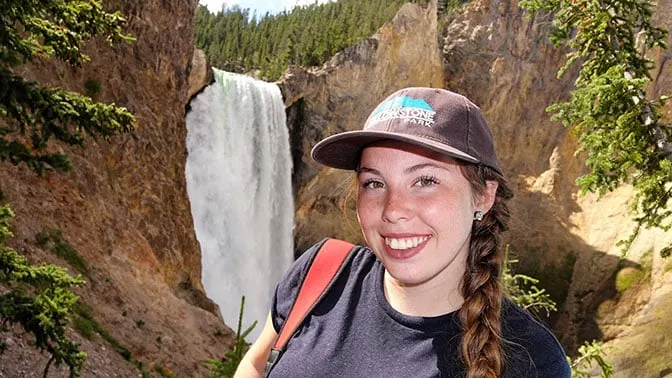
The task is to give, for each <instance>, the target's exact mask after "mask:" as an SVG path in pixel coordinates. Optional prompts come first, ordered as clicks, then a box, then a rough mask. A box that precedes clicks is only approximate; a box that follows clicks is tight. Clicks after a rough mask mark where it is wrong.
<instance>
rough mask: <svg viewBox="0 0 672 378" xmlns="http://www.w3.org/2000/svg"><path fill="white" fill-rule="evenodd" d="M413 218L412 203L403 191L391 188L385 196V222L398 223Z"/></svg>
mask: <svg viewBox="0 0 672 378" xmlns="http://www.w3.org/2000/svg"><path fill="white" fill-rule="evenodd" d="M411 216H412V212H411V209H410V202H409V201H408V198H407V196H406V195H405V194H404V192H403V191H401V190H397V189H394V188H390V189H389V190H388V191H387V193H386V196H385V203H384V206H383V220H384V221H386V222H390V223H397V222H400V221H404V220H408V219H410V218H411Z"/></svg>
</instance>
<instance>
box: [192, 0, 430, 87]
mask: <svg viewBox="0 0 672 378" xmlns="http://www.w3.org/2000/svg"><path fill="white" fill-rule="evenodd" d="M406 2H409V1H408V0H371V1H360V0H339V1H337V2H336V1H334V2H329V3H326V4H317V3H315V4H312V5H308V6H303V7H295V8H293V9H292V10H291V11H284V12H281V13H279V14H277V15H271V14H269V13H267V14H265V15H257V14H252V15H250V11H249V9H241V8H240V7H238V6H233V7H231V8H225V9H224V10H223V12H218V13H217V14H213V13H210V12H209V11H208V10H207V8H206V7H205V6H199V7H198V9H197V11H196V26H195V29H196V45H197V47H198V48H200V49H203V51H205V54H206V57H207V60H208V62H209V63H210V64H211V65H212V66H214V67H217V68H220V69H222V70H226V71H230V72H238V73H245V72H250V71H253V70H258V71H257V73H258V76H259V77H261V78H263V79H266V80H276V79H277V78H278V77H279V76H280V75H281V74H282V73H283V72H284V71H285V69H286V68H287V67H288V66H289V65H301V66H316V65H320V64H322V63H323V62H325V61H326V60H327V59H329V58H330V57H331V56H333V55H334V54H335V53H336V52H338V51H340V50H343V49H344V48H346V47H348V46H352V45H353V44H355V43H356V42H358V41H359V40H361V39H363V38H366V37H368V36H370V35H372V34H373V33H375V32H376V31H377V30H378V28H380V26H382V25H383V23H385V22H387V21H389V20H391V19H392V17H393V16H394V15H395V14H396V12H397V11H398V10H399V8H400V7H401V5H402V4H404V3H406ZM412 2H418V3H421V4H426V3H427V0H413V1H412Z"/></svg>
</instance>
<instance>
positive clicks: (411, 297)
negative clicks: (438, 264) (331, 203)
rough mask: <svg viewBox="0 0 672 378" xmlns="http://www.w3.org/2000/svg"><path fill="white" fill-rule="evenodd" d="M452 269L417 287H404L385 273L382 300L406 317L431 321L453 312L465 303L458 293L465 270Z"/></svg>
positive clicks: (404, 285)
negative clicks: (423, 317) (421, 317)
mask: <svg viewBox="0 0 672 378" xmlns="http://www.w3.org/2000/svg"><path fill="white" fill-rule="evenodd" d="M455 268H457V267H453V269H450V267H449V268H447V269H446V270H444V271H443V272H441V273H439V274H438V275H437V276H435V277H433V278H432V279H430V280H429V281H427V282H424V283H421V284H418V285H406V284H404V283H402V282H399V281H397V280H396V279H395V278H394V277H392V276H391V275H390V274H389V273H388V272H387V271H385V275H384V277H383V287H384V288H385V298H386V299H387V301H388V302H389V303H390V305H391V306H392V308H394V309H395V310H397V311H399V312H400V313H402V314H405V315H411V316H425V317H432V316H439V315H445V314H448V313H450V312H453V311H456V310H458V309H459V308H460V306H462V303H463V302H464V298H463V297H462V293H461V292H460V283H461V281H462V275H463V274H464V266H462V267H461V268H462V269H455Z"/></svg>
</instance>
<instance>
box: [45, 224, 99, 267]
mask: <svg viewBox="0 0 672 378" xmlns="http://www.w3.org/2000/svg"><path fill="white" fill-rule="evenodd" d="M35 242H36V243H37V245H38V246H40V247H43V248H49V250H50V251H51V252H53V253H54V254H55V255H56V256H58V257H60V258H62V259H63V260H65V261H67V262H68V263H69V264H70V265H71V266H72V267H73V268H75V270H77V271H78V272H79V273H82V274H84V275H88V274H89V268H88V267H87V265H86V260H84V258H82V256H80V255H79V253H77V251H75V249H74V248H73V247H72V246H71V245H70V243H68V242H67V241H66V240H65V239H64V238H63V233H62V232H61V230H55V229H49V228H45V229H44V230H42V232H39V233H38V234H37V235H35Z"/></svg>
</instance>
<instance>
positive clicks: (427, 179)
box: [415, 176, 439, 186]
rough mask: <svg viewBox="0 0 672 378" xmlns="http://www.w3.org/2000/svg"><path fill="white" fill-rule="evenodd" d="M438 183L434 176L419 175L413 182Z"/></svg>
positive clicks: (417, 183) (423, 183)
mask: <svg viewBox="0 0 672 378" xmlns="http://www.w3.org/2000/svg"><path fill="white" fill-rule="evenodd" d="M438 183H439V180H438V179H437V178H436V177H434V176H421V177H420V178H419V179H418V181H416V182H415V186H433V185H436V184H438Z"/></svg>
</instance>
